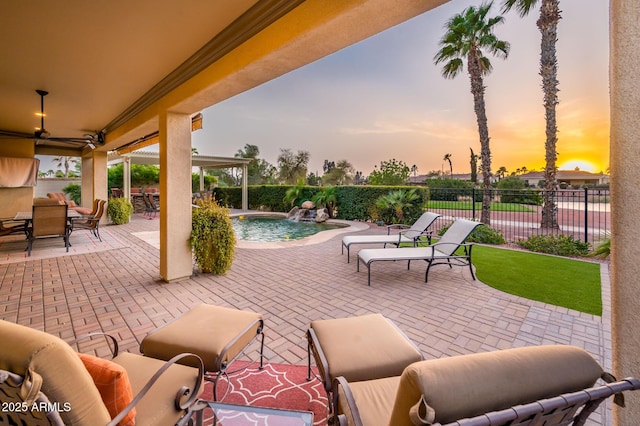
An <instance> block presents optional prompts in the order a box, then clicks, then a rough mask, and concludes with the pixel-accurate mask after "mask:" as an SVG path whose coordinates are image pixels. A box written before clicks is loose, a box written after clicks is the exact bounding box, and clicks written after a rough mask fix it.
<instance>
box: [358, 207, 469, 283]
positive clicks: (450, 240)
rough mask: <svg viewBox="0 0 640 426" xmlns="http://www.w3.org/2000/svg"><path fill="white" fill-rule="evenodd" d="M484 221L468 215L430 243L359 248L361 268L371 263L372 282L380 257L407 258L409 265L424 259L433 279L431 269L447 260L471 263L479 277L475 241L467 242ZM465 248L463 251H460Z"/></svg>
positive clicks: (463, 264) (447, 263) (425, 279)
mask: <svg viewBox="0 0 640 426" xmlns="http://www.w3.org/2000/svg"><path fill="white" fill-rule="evenodd" d="M479 225H481V223H479V222H472V221H470V220H466V219H458V220H456V221H455V222H453V224H452V225H451V227H450V228H449V229H447V231H446V232H445V233H444V235H442V237H440V239H439V240H438V242H437V243H435V244H431V245H430V246H428V247H406V248H402V249H399V250H386V249H362V250H360V251H359V252H358V268H357V270H358V271H360V262H362V263H364V264H365V265H366V266H367V271H368V285H371V264H372V263H373V262H377V261H384V260H386V261H390V260H393V261H396V260H406V261H407V262H408V263H407V269H409V268H410V266H411V261H412V260H424V261H426V262H427V263H428V266H427V271H426V273H425V276H424V281H425V282H427V281H428V279H429V269H430V268H431V267H432V266H433V265H440V264H445V265H449V267H452V266H453V265H457V266H469V270H470V271H471V277H472V278H473V279H474V280H475V279H476V277H475V275H474V274H473V265H472V264H471V249H472V247H473V245H472V244H465V243H464V242H465V241H466V239H467V238H468V237H469V235H471V233H472V232H473V230H474V229H476V227H478V226H479ZM459 248H462V249H463V252H462V253H456V251H457V250H458V249H459Z"/></svg>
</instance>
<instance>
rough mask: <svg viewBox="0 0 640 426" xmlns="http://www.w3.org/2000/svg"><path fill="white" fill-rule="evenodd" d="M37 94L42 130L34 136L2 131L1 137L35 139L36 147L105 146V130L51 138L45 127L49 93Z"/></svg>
mask: <svg viewBox="0 0 640 426" xmlns="http://www.w3.org/2000/svg"><path fill="white" fill-rule="evenodd" d="M36 93H37V94H38V95H40V114H39V115H40V128H38V129H36V131H35V132H34V133H33V134H28V133H20V132H11V131H4V130H0V135H2V136H12V137H19V138H33V139H34V140H35V143H36V145H39V144H45V143H46V141H51V142H61V143H66V144H73V145H77V146H80V147H84V146H89V147H90V148H91V149H93V148H95V147H96V146H97V145H104V143H105V140H104V135H105V132H104V130H101V131H97V130H96V131H94V132H93V133H85V134H84V136H83V137H51V133H49V132H48V131H47V130H46V128H45V127H44V117H45V113H44V97H45V96H47V95H48V94H49V92H47V91H46V90H41V89H37V90H36Z"/></svg>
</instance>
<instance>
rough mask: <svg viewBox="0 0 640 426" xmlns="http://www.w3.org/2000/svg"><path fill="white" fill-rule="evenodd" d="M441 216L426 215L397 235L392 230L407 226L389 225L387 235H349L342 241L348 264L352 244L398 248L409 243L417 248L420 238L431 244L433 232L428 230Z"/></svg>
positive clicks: (428, 213) (434, 214)
mask: <svg viewBox="0 0 640 426" xmlns="http://www.w3.org/2000/svg"><path fill="white" fill-rule="evenodd" d="M439 217H440V215H439V214H436V213H430V212H427V213H424V214H423V215H422V216H420V217H419V218H418V220H416V221H415V223H414V224H413V225H411V227H408V228H409V229H404V230H401V231H400V232H398V233H397V234H391V230H392V229H394V228H398V227H400V226H406V225H389V226H388V227H387V235H348V236H346V237H344V238H343V239H342V254H344V249H345V247H346V249H347V263H349V261H350V259H349V247H350V246H351V245H352V244H384V246H385V247H386V246H387V244H394V245H395V246H396V247H397V246H399V245H400V243H409V244H413V246H414V247H415V246H417V243H418V240H419V239H420V237H423V236H426V237H427V240H428V243H429V244H431V231H427V229H428V228H429V227H430V226H431V225H432V224H433V222H435V221H436V219H437V218H439Z"/></svg>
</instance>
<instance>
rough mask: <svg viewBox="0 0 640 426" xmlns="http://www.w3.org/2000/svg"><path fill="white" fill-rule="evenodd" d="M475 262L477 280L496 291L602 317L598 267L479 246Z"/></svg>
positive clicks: (580, 262)
mask: <svg viewBox="0 0 640 426" xmlns="http://www.w3.org/2000/svg"><path fill="white" fill-rule="evenodd" d="M472 260H473V264H474V265H475V267H476V275H477V276H478V279H479V280H480V281H482V282H483V283H485V284H487V285H489V286H491V287H493V288H495V289H498V290H501V291H504V292H506V293H510V294H514V295H517V296H521V297H525V298H527V299H531V300H537V301H539V302H544V303H549V304H551V305H556V306H563V307H565V308H569V309H573V310H576V311H580V312H585V313H588V314H593V315H602V297H601V295H602V293H601V289H600V264H598V263H592V262H584V261H581V260H576V259H568V258H562V257H554V256H548V255H543V254H538V253H532V252H525V251H518V250H506V249H500V248H494V247H487V246H480V245H475V246H474V247H473V259H472Z"/></svg>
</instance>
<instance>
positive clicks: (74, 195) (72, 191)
mask: <svg viewBox="0 0 640 426" xmlns="http://www.w3.org/2000/svg"><path fill="white" fill-rule="evenodd" d="M81 191H82V187H81V186H80V185H78V184H77V183H70V184H69V185H67V186H65V187H64V188H62V192H64V193H65V194H67V196H68V197H69V199H70V200H73V202H74V203H76V204H77V205H80V200H81V198H82V196H81Z"/></svg>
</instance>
